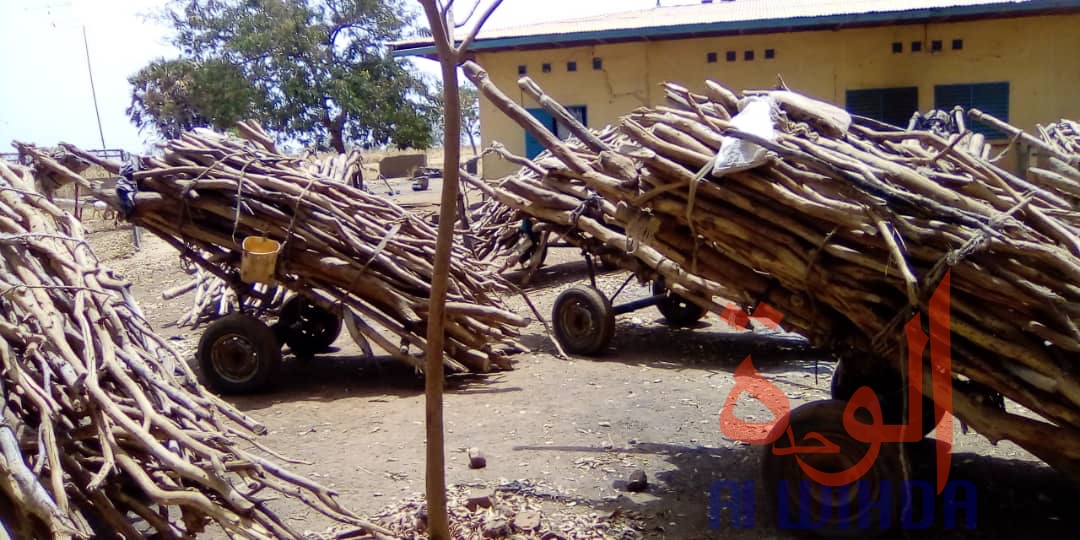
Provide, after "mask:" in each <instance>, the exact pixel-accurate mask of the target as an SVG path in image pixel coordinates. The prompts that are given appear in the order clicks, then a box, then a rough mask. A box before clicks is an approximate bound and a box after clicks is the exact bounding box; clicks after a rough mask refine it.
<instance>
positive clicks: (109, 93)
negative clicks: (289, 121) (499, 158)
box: [0, 0, 697, 152]
mask: <svg viewBox="0 0 1080 540" xmlns="http://www.w3.org/2000/svg"><path fill="white" fill-rule="evenodd" d="M484 1H485V3H486V2H490V0H484ZM695 3H697V0H663V4H664V5H665V6H666V5H678V4H695ZM165 4H166V0H0V152H11V151H13V149H11V148H10V147H9V146H8V143H9V141H12V140H19V141H23V142H31V143H36V144H41V145H47V146H51V145H54V144H56V143H58V142H69V143H73V144H75V145H76V146H80V147H82V148H100V147H101V146H102V143H101V139H102V135H104V140H105V147H107V148H122V149H125V150H129V151H135V152H140V151H144V150H146V149H147V143H148V141H151V140H152V139H153V138H154V137H153V134H152V133H150V132H144V133H141V134H140V133H139V131H138V129H136V128H135V126H133V125H132V124H131V122H130V121H129V120H128V118H127V115H126V114H124V110H125V109H126V108H127V106H128V104H129V103H130V101H131V85H130V84H128V82H127V79H128V77H129V76H130V75H132V74H133V73H135V72H136V71H138V70H139V69H140V68H141V67H143V66H145V65H146V64H148V63H149V62H151V61H152V60H154V59H157V58H161V57H165V58H175V57H176V56H178V51H177V50H176V49H175V48H174V47H172V46H171V45H170V43H169V28H168V27H167V26H164V25H162V24H160V23H159V22H157V21H155V20H153V18H152V17H151V15H153V14H155V13H160V11H161V10H162V9H163V7H164V5H165ZM457 4H460V5H471V2H469V1H467V0H458V2H457ZM655 6H656V0H543V1H537V0H504V1H503V3H502V6H501V7H500V8H499V10H498V11H497V12H496V13H495V15H494V16H493V17H492V18H491V20H490V21H489V22H488V26H489V27H492V28H494V27H503V26H518V25H522V24H528V23H530V22H541V21H551V20H559V19H567V18H576V17H585V16H591V15H598V14H603V13H613V12H618V11H628V10H635V9H647V8H651V7H655ZM416 8H417V10H418V11H419V4H416ZM461 16H464V13H462V15H461ZM84 28H85V31H86V42H85V45H86V46H84V42H83V29H84ZM87 50H89V63H90V68H91V69H92V71H93V82H94V88H95V89H96V94H97V104H98V108H99V110H100V114H101V131H100V133H99V130H98V123H97V120H96V116H95V113H94V98H93V94H92V92H91V84H90V76H89V73H88V69H87ZM416 64H417V67H419V68H421V69H422V70H423V71H425V72H428V73H437V72H438V70H437V64H436V63H435V62H432V61H428V60H417V61H416Z"/></svg>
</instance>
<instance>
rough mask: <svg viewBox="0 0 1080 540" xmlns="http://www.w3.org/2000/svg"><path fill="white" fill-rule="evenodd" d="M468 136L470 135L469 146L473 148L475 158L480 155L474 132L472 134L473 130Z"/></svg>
mask: <svg viewBox="0 0 1080 540" xmlns="http://www.w3.org/2000/svg"><path fill="white" fill-rule="evenodd" d="M468 135H469V146H472V155H473V157H474V158H475V157H476V156H477V155H479V152H477V150H476V137H474V136H473V132H472V130H471V129H470V130H469V131H468Z"/></svg>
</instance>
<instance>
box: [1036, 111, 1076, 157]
mask: <svg viewBox="0 0 1080 540" xmlns="http://www.w3.org/2000/svg"><path fill="white" fill-rule="evenodd" d="M1039 134H1040V135H1041V136H1042V139H1043V141H1044V142H1045V143H1046V144H1048V145H1050V146H1052V147H1054V148H1055V149H1057V150H1058V151H1059V152H1061V153H1062V154H1066V155H1071V156H1080V123H1078V122H1074V121H1072V120H1066V119H1064V118H1063V119H1061V120H1058V121H1057V122H1055V123H1053V124H1050V125H1048V126H1039Z"/></svg>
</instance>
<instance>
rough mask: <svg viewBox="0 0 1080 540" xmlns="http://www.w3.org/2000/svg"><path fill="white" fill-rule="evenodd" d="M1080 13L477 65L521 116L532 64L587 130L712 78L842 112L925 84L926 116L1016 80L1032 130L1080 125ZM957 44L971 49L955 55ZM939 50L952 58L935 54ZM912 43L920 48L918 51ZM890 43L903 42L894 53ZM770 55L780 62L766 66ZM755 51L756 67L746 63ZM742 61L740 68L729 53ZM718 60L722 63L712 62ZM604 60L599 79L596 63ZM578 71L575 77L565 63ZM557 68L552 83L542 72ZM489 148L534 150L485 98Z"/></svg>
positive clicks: (571, 51) (497, 172)
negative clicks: (979, 86)
mask: <svg viewBox="0 0 1080 540" xmlns="http://www.w3.org/2000/svg"><path fill="white" fill-rule="evenodd" d="M1078 28H1080V14H1077V15H1050V16H1040V17H1024V18H1014V19H994V20H982V21H970V22H957V23H942V24H920V25H903V26H892V27H876V28H853V29H843V30H836V31H813V32H792V33H783V34H756V35H746V36H730V37H716V38H700V39H684V40H672V41H654V42H637V43H624V44H611V45H596V46H588V47H574V48H563V49H549V50H532V51H505V52H493V53H480V54H478V55H477V60H478V62H479V63H480V64H481V65H483V66H484V68H485V69H487V71H488V73H489V74H490V76H491V78H492V80H493V82H495V84H497V85H498V86H499V88H501V89H502V90H503V91H504V92H506V93H508V94H509V95H510V96H512V97H514V99H516V100H517V101H518V103H520V104H521V105H522V106H524V107H527V108H535V107H538V105H536V104H535V103H533V101H532V100H531V99H530V98H528V97H525V96H524V95H522V93H521V91H520V90H519V88H518V86H517V79H518V66H519V65H525V66H526V67H527V69H528V76H529V77H531V78H533V80H535V81H536V82H537V83H538V84H539V85H540V86H541V87H542V88H543V89H544V90H545V91H546V92H547V93H548V94H549V95H551V96H552V97H553V98H555V99H556V100H558V101H559V102H560V103H562V104H564V105H585V106H586V107H587V115H588V124H589V127H592V128H600V127H603V126H605V125H608V124H611V123H613V122H615V121H616V120H617V119H618V117H619V116H621V115H623V114H626V113H628V112H630V111H632V110H633V109H634V108H636V107H640V106H643V105H657V104H660V103H661V102H662V101H663V98H664V96H663V90H662V89H661V88H660V86H659V85H660V84H661V83H662V82H664V81H675V82H678V83H680V84H683V85H686V86H688V87H690V88H693V89H696V90H699V91H700V90H702V88H703V86H704V81H705V80H706V79H714V80H716V81H719V82H720V83H722V84H724V85H725V86H727V87H729V88H731V89H732V90H734V91H740V90H743V89H751V88H768V87H772V86H774V85H775V84H776V81H777V75H780V76H782V77H783V79H784V81H785V82H786V83H787V85H788V86H789V87H790V88H792V89H794V90H798V91H800V92H803V93H806V94H809V95H812V96H816V97H819V98H823V99H826V100H829V101H832V102H835V103H838V104H840V105H843V104H844V100H845V92H846V91H847V90H857V89H864V88H887V87H899V86H917V87H918V88H919V109H920V110H922V111H926V110H929V109H931V108H933V106H934V86H935V85H939V84H967V83H981V82H1002V81H1007V82H1009V85H1010V89H1009V92H1010V97H1009V101H1010V103H1009V122H1010V123H1012V124H1013V125H1016V126H1019V127H1021V128H1025V129H1033V128H1034V127H1035V124H1036V123H1046V122H1050V121H1054V120H1057V119H1059V118H1062V117H1065V118H1080V55H1078V51H1080V32H1078V31H1077V29H1078ZM954 39H962V40H963V49H961V50H952V41H953V40H954ZM933 40H941V41H942V43H943V49H942V51H940V52H936V53H931V52H930V45H931V42H932V41H933ZM913 41H920V42H922V44H923V45H922V47H923V50H922V52H919V53H913V52H911V43H912V42H913ZM893 42H901V43H903V44H904V50H903V52H902V53H899V54H894V53H893V52H892V44H893ZM765 49H773V50H774V51H775V58H774V59H770V60H767V59H765ZM747 50H753V51H754V60H753V61H744V60H743V54H744V51H747ZM728 51H735V53H736V61H735V62H728V61H727V60H726V53H727V52H728ZM710 52H715V53H716V54H717V57H718V58H717V62H716V63H708V62H707V61H706V57H707V54H708V53H710ZM593 58H600V59H602V61H603V69H602V70H598V71H597V70H593V66H592V59H593ZM569 61H575V62H577V71H576V72H568V71H567V65H566V64H567V62H569ZM545 63H548V64H551V68H552V69H551V72H550V73H543V72H542V70H541V66H542V64H545ZM480 109H481V111H480V114H481V136H482V139H483V142H484V144H485V145H487V144H490V143H491V142H493V141H498V142H501V143H502V144H504V145H506V147H507V148H508V149H509V150H510V151H511V152H513V153H515V154H519V155H523V154H524V152H525V134H524V131H523V130H522V129H521V128H520V127H519V126H518V125H517V124H516V123H514V122H512V121H511V120H509V119H508V118H507V117H505V116H504V115H503V114H502V113H500V112H499V111H498V110H496V109H495V108H494V106H493V105H491V103H489V102H488V101H487V100H483V99H482V100H481V107H480ZM514 169H515V168H514V167H513V166H512V165H510V164H508V163H506V162H504V161H502V160H500V159H499V158H497V157H494V156H489V157H488V158H487V159H486V160H485V162H484V171H485V176H486V177H488V178H495V177H501V176H504V175H506V174H510V173H511V172H513V171H514Z"/></svg>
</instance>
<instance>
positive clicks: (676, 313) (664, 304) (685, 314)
mask: <svg viewBox="0 0 1080 540" xmlns="http://www.w3.org/2000/svg"><path fill="white" fill-rule="evenodd" d="M652 293H653V295H654V296H655V295H659V294H665V293H666V294H667V296H665V297H664V298H661V299H660V301H659V302H657V303H656V309H658V310H660V314H661V315H663V316H664V320H665V321H666V322H667V325H668V326H670V327H672V328H681V327H684V326H692V325H693V324H694V323H696V322H698V321H700V320H701V318H702V317H704V316H705V308H703V307H701V306H699V305H697V304H695V303H693V302H691V301H689V300H687V299H685V298H683V297H681V296H679V295H677V294H675V293H673V292H670V291H668V290H667V287H665V286H664V282H663V281H662V280H659V279H658V280H656V281H653V285H652Z"/></svg>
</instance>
